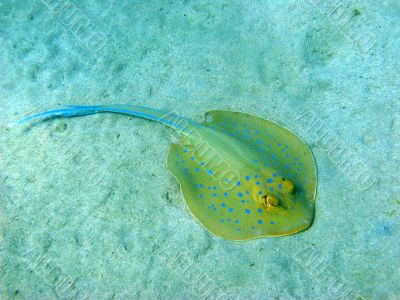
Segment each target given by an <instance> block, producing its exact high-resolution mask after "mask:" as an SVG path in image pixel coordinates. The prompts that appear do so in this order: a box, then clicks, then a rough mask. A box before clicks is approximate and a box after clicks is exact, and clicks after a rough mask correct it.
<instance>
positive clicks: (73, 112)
mask: <svg viewBox="0 0 400 300" xmlns="http://www.w3.org/2000/svg"><path fill="white" fill-rule="evenodd" d="M105 112H108V113H119V114H125V115H130V116H135V117H139V118H144V119H147V120H153V121H157V122H160V123H163V124H165V125H167V126H170V127H172V128H174V129H176V130H178V131H186V130H188V127H189V125H190V123H192V121H190V120H188V119H185V118H182V117H179V116H177V115H176V114H173V113H168V112H165V111H162V110H157V109H152V108H148V107H143V106H136V105H125V104H113V105H65V108H61V109H54V110H48V111H45V112H41V113H38V114H34V115H29V116H26V117H24V118H22V119H21V120H19V121H17V122H15V123H12V124H10V125H11V126H13V125H19V124H23V123H26V122H29V121H33V120H45V119H49V118H58V117H77V116H86V115H92V114H97V113H105Z"/></svg>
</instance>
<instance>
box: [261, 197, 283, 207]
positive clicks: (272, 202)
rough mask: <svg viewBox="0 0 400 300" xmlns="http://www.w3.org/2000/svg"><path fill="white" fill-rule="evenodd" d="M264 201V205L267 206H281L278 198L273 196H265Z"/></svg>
mask: <svg viewBox="0 0 400 300" xmlns="http://www.w3.org/2000/svg"><path fill="white" fill-rule="evenodd" d="M262 199H263V203H264V205H266V206H268V207H269V206H278V205H279V200H278V198H276V197H275V196H273V195H264V196H263V197H262Z"/></svg>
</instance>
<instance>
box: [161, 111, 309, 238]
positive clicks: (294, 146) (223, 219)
mask: <svg viewBox="0 0 400 300" xmlns="http://www.w3.org/2000/svg"><path fill="white" fill-rule="evenodd" d="M203 126H204V127H201V128H200V129H199V131H198V133H197V135H196V138H192V137H190V136H189V137H186V138H184V140H183V141H182V144H173V145H171V148H170V151H169V155H168V168H169V170H170V171H171V172H172V173H173V174H174V175H175V177H176V178H177V179H178V181H179V183H180V186H181V189H182V194H183V197H184V199H185V201H186V203H187V205H188V207H189V210H190V211H191V213H192V214H193V215H194V216H195V218H196V219H197V220H198V221H199V222H200V223H201V224H202V225H203V226H204V227H205V228H207V229H208V230H209V231H210V232H212V233H213V234H215V235H217V236H220V237H223V238H226V239H230V240H248V239H254V238H259V237H265V236H282V235H289V234H293V233H296V232H299V231H301V230H304V229H306V228H308V227H309V226H310V225H311V223H312V221H313V217H314V203H315V195H316V186H317V174H316V167H315V162H314V158H313V155H312V153H311V151H310V149H309V148H308V147H307V145H306V144H305V143H304V142H303V141H302V140H301V139H300V138H299V137H298V136H297V135H295V134H294V133H293V132H291V131H290V130H288V129H286V128H284V127H282V126H280V125H278V124H276V123H274V122H271V121H268V120H265V119H262V118H259V117H256V116H252V115H248V114H243V113H239V112H231V111H211V112H208V113H207V114H206V121H205V122H204V123H203Z"/></svg>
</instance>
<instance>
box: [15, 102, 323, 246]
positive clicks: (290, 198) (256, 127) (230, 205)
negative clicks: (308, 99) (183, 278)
mask: <svg viewBox="0 0 400 300" xmlns="http://www.w3.org/2000/svg"><path fill="white" fill-rule="evenodd" d="M105 112H108V113H119V114H126V115H131V116H136V117H141V118H144V119H148V120H153V121H157V122H160V123H162V124H165V125H167V126H169V127H171V128H173V129H175V130H176V131H177V132H178V133H179V134H180V136H181V141H180V143H179V144H172V145H171V146H170V149H169V153H168V159H167V167H168V169H169V170H170V171H171V172H172V174H173V175H174V176H175V177H176V179H177V180H178V181H179V183H180V187H181V190H182V194H183V198H184V199H185V201H186V203H187V206H188V208H189V210H190V212H191V213H192V215H193V216H194V217H195V218H196V219H197V220H198V221H199V222H200V224H202V225H203V226H204V227H205V228H206V229H207V230H209V231H210V232H211V233H213V234H215V235H217V236H219V237H222V238H225V239H229V240H249V239H254V238H260V237H267V236H285V235H290V234H294V233H297V232H299V231H302V230H305V229H307V228H308V227H309V226H310V225H311V224H312V221H313V218H314V207H315V196H316V187H317V173H316V166H315V161H314V158H313V155H312V152H311V150H310V149H309V148H308V146H307V145H306V144H305V143H304V142H303V141H302V140H301V139H300V138H299V137H298V136H297V135H296V134H294V133H293V132H292V131H290V130H288V129H287V128H285V127H283V126H281V125H278V124H277V123H274V122H272V121H269V120H265V119H262V118H260V117H256V116H253V115H249V114H245V113H241V112H234V111H226V110H215V111H210V112H207V113H206V118H205V121H204V122H202V123H198V122H195V121H193V120H190V119H187V118H184V117H179V116H177V115H176V114H173V113H167V112H164V111H161V110H156V109H152V108H147V107H142V106H132V105H123V104H115V105H94V106H84V105H67V106H65V107H64V108H61V109H55V110H50V111H45V112H42V113H39V114H35V115H30V116H27V117H25V118H23V119H22V120H20V121H17V122H16V123H17V124H21V123H25V122H27V121H31V120H41V119H48V118H54V117H75V116H82V115H90V114H96V113H105Z"/></svg>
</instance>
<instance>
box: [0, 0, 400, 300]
mask: <svg viewBox="0 0 400 300" xmlns="http://www.w3.org/2000/svg"><path fill="white" fill-rule="evenodd" d="M399 18H400V4H399V2H398V1H395V0H392V1H383V2H379V3H376V2H375V1H327V2H322V1H318V0H314V1H311V0H309V1H303V2H297V1H203V0H201V1H135V2H133V1H132V2H130V1H118V2H117V1H107V2H106V1H85V2H84V3H80V2H71V1H62V0H53V1H50V0H47V1H46V0H43V1H34V2H31V3H26V2H24V1H7V0H6V1H2V2H0V100H1V102H0V103H1V106H0V108H1V118H0V195H1V199H0V200H1V202H0V203H1V207H0V222H1V226H0V228H1V229H0V234H1V235H0V237H1V239H0V264H1V265H0V270H1V272H0V298H1V299H57V298H67V299H69V298H73V299H204V298H208V299H217V298H219V299H243V298H249V299H390V300H392V299H398V298H399V294H400V286H399V282H400V280H399V279H400V278H399V277H400V276H399V275H400V274H399V270H400V268H399V263H398V262H399V259H400V257H399V254H400V251H399V250H400V249H399V204H400V198H399V196H398V195H399V175H398V169H399V166H400V163H399V132H400V110H399V105H398V101H399V96H400V92H399V89H400V86H399V85H400V83H399V79H400V78H399V72H398V70H399V67H400V65H399V64H400V63H399V62H400V60H399V53H400V51H399V48H400V47H399V46H400V41H399V34H400V29H399V26H398V24H399ZM65 103H69V104H73V103H77V104H106V103H128V104H135V105H145V106H150V107H154V108H159V109H163V110H167V111H173V112H175V113H177V114H179V115H182V116H185V117H188V118H191V119H194V120H197V121H201V120H202V119H203V118H204V114H205V113H206V112H207V111H209V110H213V109H228V110H235V111H241V112H245V113H250V114H255V115H258V116H261V117H263V118H268V119H270V120H273V121H275V122H278V123H279V124H282V125H284V126H286V127H288V128H290V129H291V130H293V131H294V132H295V133H296V134H298V135H299V136H300V137H302V138H303V139H304V140H305V141H306V143H307V144H308V145H309V146H310V148H311V150H312V151H313V153H314V155H315V158H316V161H317V166H318V175H319V177H318V178H319V183H318V194H317V200H316V212H315V221H314V223H313V225H312V226H311V227H310V228H309V229H308V230H306V231H304V232H301V233H298V234H295V235H291V236H287V237H282V238H264V239H259V240H254V241H249V242H241V243H238V242H231V241H227V240H223V239H221V238H218V237H215V236H213V235H212V234H210V233H209V232H207V231H206V230H205V229H204V228H203V227H202V226H201V225H200V224H199V223H198V222H197V221H196V220H195V219H194V218H193V217H192V216H191V215H190V213H189V212H188V209H187V207H186V204H185V201H184V200H183V198H182V196H181V192H180V188H179V184H178V182H177V181H176V180H175V178H174V177H173V176H172V175H171V173H169V171H168V170H167V168H166V155H167V151H168V148H169V145H170V143H173V142H177V141H178V136H177V135H176V134H175V133H174V132H172V131H171V130H170V129H168V128H166V127H163V126H162V125H160V124H156V123H152V122H149V121H145V120H140V119H135V118H132V117H125V116H118V115H105V114H102V115H95V116H88V117H85V118H73V119H55V120H52V121H46V122H43V123H39V124H35V125H34V126H20V127H8V124H9V123H11V122H14V121H16V120H18V119H20V118H21V117H23V116H24V115H26V114H28V113H35V112H40V111H43V110H47V109H50V108H58V107H60V106H61V105H62V104H65Z"/></svg>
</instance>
